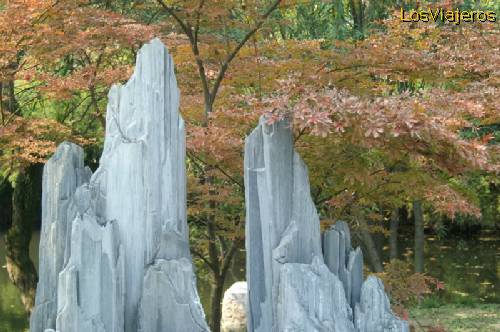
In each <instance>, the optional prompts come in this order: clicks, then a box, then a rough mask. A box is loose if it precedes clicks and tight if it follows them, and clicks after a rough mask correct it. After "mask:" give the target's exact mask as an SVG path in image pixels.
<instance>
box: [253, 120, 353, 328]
mask: <svg viewBox="0 0 500 332" xmlns="http://www.w3.org/2000/svg"><path fill="white" fill-rule="evenodd" d="M245 198H246V213H247V214H246V250H247V282H248V286H249V295H248V303H249V304H248V308H247V310H248V316H247V319H248V324H247V325H248V330H249V331H255V332H261V331H262V332H274V331H332V330H331V328H332V326H335V327H336V328H337V329H338V331H352V329H353V324H352V321H351V317H352V311H351V308H350V307H349V306H348V305H343V304H342V303H345V302H346V298H345V295H344V290H343V287H342V286H341V283H340V282H339V281H338V279H337V278H336V277H335V276H334V275H333V274H331V273H330V272H329V271H328V268H327V267H326V266H325V265H324V263H323V254H322V250H321V238H320V230H319V218H318V215H317V212H316V208H315V206H314V203H313V201H312V199H311V196H310V189H309V179H308V175H307V168H306V166H305V164H304V162H303V161H302V159H301V158H300V157H299V155H298V154H297V153H296V152H295V151H294V149H293V140H292V132H291V130H290V125H289V123H288V121H286V120H283V121H279V122H277V123H274V124H273V125H267V124H266V119H265V118H261V120H260V124H259V126H258V127H257V128H256V129H255V130H254V131H253V132H252V133H251V135H250V136H249V137H247V139H246V144H245ZM313 260H314V264H313V265H312V263H313ZM318 271H320V272H318ZM318 273H319V277H318ZM308 278H313V279H314V280H315V281H314V286H312V287H311V285H310V282H311V281H310V280H309V279H308ZM338 292H340V293H341V294H342V296H341V297H339V296H336V297H335V298H330V299H329V300H324V301H323V300H322V299H326V298H328V297H331V296H332V295H333V294H334V293H335V294H336V293H338ZM342 301H343V302H342ZM341 307H342V308H343V310H342V311H339V312H338V313H334V312H333V311H334V308H341ZM320 312H321V313H322V314H321V315H320V319H319V320H318V316H317V315H318V314H319V313H320ZM323 313H325V314H324V315H323ZM334 315H338V317H336V319H335V321H334V319H333V317H334ZM332 324H333V325H332ZM309 328H311V330H309ZM335 331H336V330H335Z"/></svg>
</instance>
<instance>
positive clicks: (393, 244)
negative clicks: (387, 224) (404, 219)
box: [389, 209, 399, 261]
mask: <svg viewBox="0 0 500 332" xmlns="http://www.w3.org/2000/svg"><path fill="white" fill-rule="evenodd" d="M398 228H399V209H394V210H393V211H392V213H391V229H390V236H389V248H390V253H389V257H390V259H391V261H392V260H393V259H397V258H398Z"/></svg>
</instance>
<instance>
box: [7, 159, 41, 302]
mask: <svg viewBox="0 0 500 332" xmlns="http://www.w3.org/2000/svg"><path fill="white" fill-rule="evenodd" d="M40 170H41V167H40V166H39V165H32V166H29V167H27V168H26V169H25V170H22V171H21V172H20V173H19V175H18V176H17V179H16V182H15V185H14V191H13V196H12V210H13V211H12V227H11V228H10V229H9V231H8V232H7V234H6V237H5V239H6V252H7V254H6V260H7V272H8V274H9V278H10V279H11V280H12V282H13V283H14V285H15V286H16V287H17V288H18V289H19V290H20V291H21V294H22V295H21V300H22V302H23V304H24V307H25V309H26V311H27V312H31V309H32V308H33V305H34V301H35V292H36V284H37V279H38V277H37V274H36V270H35V266H34V265H33V262H32V261H31V258H30V256H29V244H30V241H31V234H32V230H33V225H34V224H35V223H36V219H37V217H38V215H39V209H40V196H41V172H40Z"/></svg>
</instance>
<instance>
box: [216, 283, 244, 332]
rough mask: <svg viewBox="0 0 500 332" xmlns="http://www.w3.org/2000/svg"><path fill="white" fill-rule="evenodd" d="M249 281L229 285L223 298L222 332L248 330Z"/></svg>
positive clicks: (242, 331)
mask: <svg viewBox="0 0 500 332" xmlns="http://www.w3.org/2000/svg"><path fill="white" fill-rule="evenodd" d="M247 294H248V290H247V283H246V282H245V281H238V282H235V283H234V284H232V285H231V287H229V288H228V289H227V290H226V292H225V293H224V298H223V300H222V317H221V330H222V332H246V331H247V319H246V317H247V315H246V304H247Z"/></svg>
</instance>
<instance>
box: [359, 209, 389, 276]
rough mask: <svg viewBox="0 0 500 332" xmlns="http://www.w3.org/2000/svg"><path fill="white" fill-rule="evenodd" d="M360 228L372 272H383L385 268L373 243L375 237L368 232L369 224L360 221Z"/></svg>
mask: <svg viewBox="0 0 500 332" xmlns="http://www.w3.org/2000/svg"><path fill="white" fill-rule="evenodd" d="M360 226H361V227H360V233H361V241H362V242H363V244H364V246H365V249H366V255H367V258H368V262H369V263H370V265H371V268H372V271H373V272H375V273H380V272H383V271H384V266H383V265H382V261H381V260H380V256H379V254H378V252H377V247H376V246H375V241H373V237H372V235H371V234H370V231H369V230H368V224H367V223H366V221H364V220H363V219H360Z"/></svg>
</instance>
